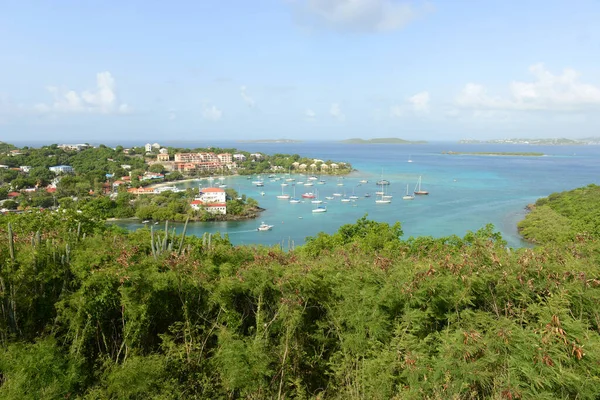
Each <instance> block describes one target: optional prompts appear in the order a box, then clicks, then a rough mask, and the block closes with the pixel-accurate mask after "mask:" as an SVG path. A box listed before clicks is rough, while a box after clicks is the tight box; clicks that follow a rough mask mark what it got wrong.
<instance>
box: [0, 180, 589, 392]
mask: <svg viewBox="0 0 600 400" xmlns="http://www.w3.org/2000/svg"><path fill="white" fill-rule="evenodd" d="M597 190H598V189H597V187H593V188H592V189H591V190H588V189H585V188H584V189H582V191H583V192H584V193H578V194H577V196H580V195H581V196H584V197H585V198H586V199H587V198H588V196H592V197H593V196H595V195H593V193H596V192H597ZM557 196H558V197H559V198H560V197H564V196H563V195H557ZM552 197H553V196H550V197H549V199H550V198H552ZM555 197H556V196H555ZM571 200H574V198H573V199H571V198H570V200H569V201H568V202H561V201H559V202H558V203H556V204H559V203H560V204H563V203H564V204H563V205H564V207H563V206H561V207H557V208H556V210H557V211H555V212H560V213H561V215H562V217H563V218H565V219H566V220H569V221H571V223H572V224H573V225H576V224H578V223H579V222H578V221H579V220H587V219H588V217H589V216H592V215H594V212H593V211H592V210H590V209H591V208H594V209H595V210H596V211H597V210H598V208H597V203H582V202H578V201H573V202H572V201H571ZM542 203H543V201H542ZM547 203H554V200H551V199H550V200H549V201H548V202H547ZM567 203H568V204H570V206H569V207H566V205H567ZM544 206H546V205H544ZM541 207H542V206H540V208H541ZM583 208H586V210H582V209H583ZM559 209H560V211H559ZM568 209H570V210H571V211H569V212H567V211H566V210H568ZM534 213H535V211H534ZM534 213H532V214H530V216H528V217H527V218H526V221H528V220H531V219H532V216H533V215H534ZM566 220H565V221H566ZM535 221H536V219H535V218H533V222H534V224H533V225H536V229H538V230H540V231H541V230H543V229H544V226H545V224H543V223H542V224H537V223H535ZM588 222H589V224H588V225H586V226H589V227H591V226H592V223H593V221H591V220H590V221H588ZM596 226H597V225H596ZM545 229H546V230H548V231H549V232H552V231H553V229H554V226H546V228H545ZM401 236H402V228H401V226H400V224H399V223H397V224H395V225H394V226H390V225H388V224H384V223H378V222H374V221H370V220H368V219H366V217H365V218H361V219H359V220H358V221H357V222H356V223H355V224H351V225H345V226H342V227H341V228H340V229H339V231H338V232H336V233H335V234H332V235H329V234H325V233H320V234H318V235H317V236H315V237H311V238H308V240H307V243H306V244H305V245H304V246H302V247H299V248H296V249H289V251H283V250H282V249H281V248H279V247H274V248H252V247H246V246H238V247H234V246H232V245H231V244H230V243H229V241H228V240H227V239H226V238H222V237H220V236H218V235H217V236H211V235H208V234H206V235H205V236H204V237H203V238H196V237H187V236H185V235H184V236H181V235H175V233H174V232H170V231H166V232H165V231H162V232H156V231H151V230H149V229H141V230H139V231H137V232H132V233H127V232H125V231H123V230H120V229H117V228H114V227H109V226H107V225H105V223H104V222H103V221H101V220H95V219H93V217H92V216H90V215H87V214H86V212H83V213H77V212H75V211H67V212H65V213H60V214H59V213H49V212H33V213H25V214H19V215H10V216H0V237H2V238H6V239H5V240H0V266H1V267H0V289H1V292H0V296H1V297H0V301H1V307H0V346H1V349H0V352H2V354H0V374H1V377H2V378H1V380H0V398H89V399H104V398H122V399H140V398H161V399H188V398H189V399H192V398H211V399H212V398H247V399H249V398H253V399H262V398H265V399H266V398H290V399H367V398H368V399H391V398H396V399H423V398H430V399H451V398H456V399H467V398H470V399H475V398H478V399H479V398H481V399H487V398H490V399H501V398H504V399H519V398H520V399H528V398H557V397H559V398H580V399H593V398H596V396H597V394H598V387H600V364H599V363H598V362H597V360H599V359H600V336H599V335H598V331H599V329H600V326H599V321H600V313H599V311H598V304H599V303H600V280H598V279H599V278H598V277H599V275H600V270H599V267H598V265H599V263H598V261H599V260H598V254H600V251H599V250H600V248H599V247H600V246H599V245H598V234H597V232H596V231H591V232H589V233H588V234H586V235H578V236H576V240H571V239H570V238H569V237H568V236H564V237H563V240H562V241H555V242H552V243H549V244H548V245H547V246H544V247H538V248H535V249H512V250H508V249H506V248H505V243H504V241H503V240H502V238H501V237H500V235H499V234H498V233H496V232H494V230H493V227H492V226H486V227H484V228H482V229H481V230H479V231H477V232H469V233H468V234H467V235H465V237H463V238H460V237H457V236H451V237H446V238H439V239H434V238H431V237H419V238H410V239H407V240H402V239H401ZM536 237H540V236H539V235H538V236H536ZM540 241H541V240H540Z"/></svg>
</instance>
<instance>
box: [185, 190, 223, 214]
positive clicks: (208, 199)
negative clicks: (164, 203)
mask: <svg viewBox="0 0 600 400" xmlns="http://www.w3.org/2000/svg"><path fill="white" fill-rule="evenodd" d="M190 206H191V207H192V209H194V210H196V211H197V210H200V209H201V208H203V209H205V210H206V211H208V212H209V213H212V214H227V195H226V194H225V190H223V189H221V188H204V189H200V193H199V194H198V196H197V197H196V198H195V199H194V200H193V201H192V202H191V203H190Z"/></svg>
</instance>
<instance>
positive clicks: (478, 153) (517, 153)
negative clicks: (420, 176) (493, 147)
mask: <svg viewBox="0 0 600 400" xmlns="http://www.w3.org/2000/svg"><path fill="white" fill-rule="evenodd" d="M442 154H450V155H467V156H521V157H541V156H543V155H545V154H544V153H538V152H534V151H528V152H526V151H500V152H498V151H442Z"/></svg>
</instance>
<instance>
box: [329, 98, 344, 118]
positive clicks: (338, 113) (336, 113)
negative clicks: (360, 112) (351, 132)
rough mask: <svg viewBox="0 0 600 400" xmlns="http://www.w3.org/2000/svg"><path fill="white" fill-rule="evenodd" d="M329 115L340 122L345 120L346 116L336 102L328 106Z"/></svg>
mask: <svg viewBox="0 0 600 400" xmlns="http://www.w3.org/2000/svg"><path fill="white" fill-rule="evenodd" d="M329 115H331V116H332V117H333V118H335V119H337V120H338V121H340V122H343V121H345V120H346V116H345V115H344V113H343V112H342V108H341V107H340V105H339V104H338V103H332V104H331V107H330V108H329Z"/></svg>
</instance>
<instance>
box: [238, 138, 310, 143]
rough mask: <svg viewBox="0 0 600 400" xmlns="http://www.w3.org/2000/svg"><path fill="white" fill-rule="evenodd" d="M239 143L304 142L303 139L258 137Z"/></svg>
mask: <svg viewBox="0 0 600 400" xmlns="http://www.w3.org/2000/svg"><path fill="white" fill-rule="evenodd" d="M237 142H238V143H302V140H294V139H256V140H238V141H237Z"/></svg>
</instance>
